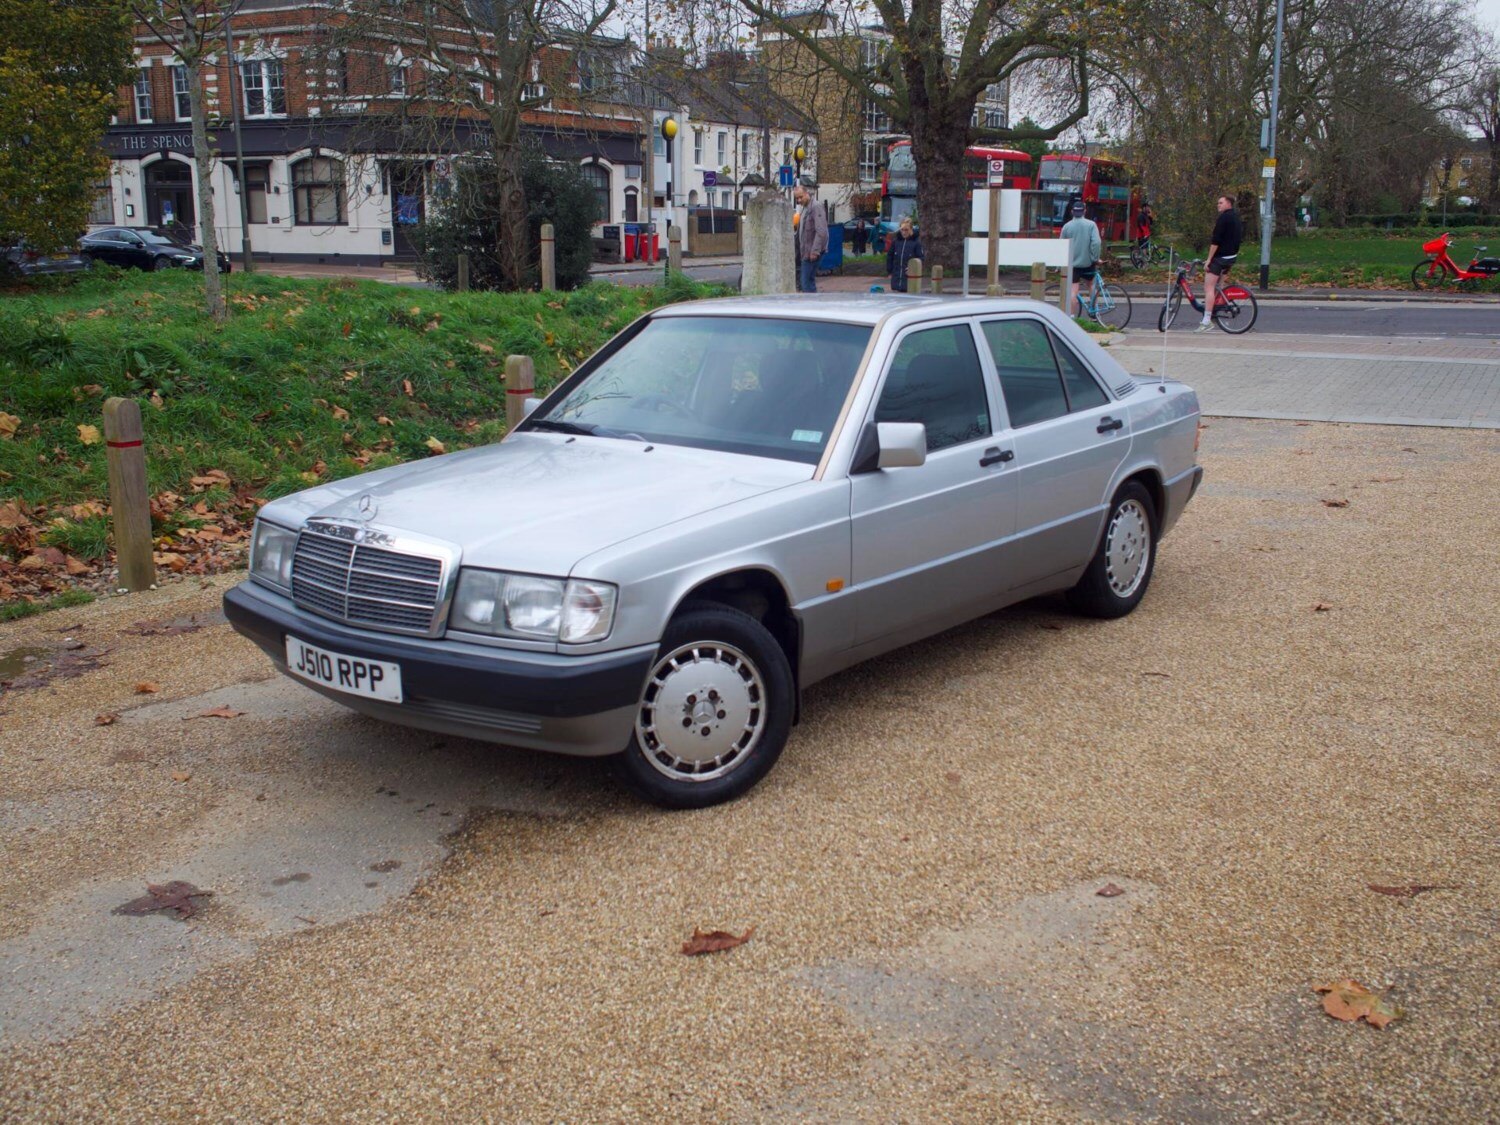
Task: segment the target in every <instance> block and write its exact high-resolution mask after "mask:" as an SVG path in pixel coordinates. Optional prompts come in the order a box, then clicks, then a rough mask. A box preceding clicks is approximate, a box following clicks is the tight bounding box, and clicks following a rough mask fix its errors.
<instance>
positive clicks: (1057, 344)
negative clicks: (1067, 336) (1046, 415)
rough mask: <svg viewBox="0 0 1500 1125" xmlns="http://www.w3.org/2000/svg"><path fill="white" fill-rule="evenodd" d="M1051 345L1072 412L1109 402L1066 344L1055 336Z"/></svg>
mask: <svg viewBox="0 0 1500 1125" xmlns="http://www.w3.org/2000/svg"><path fill="white" fill-rule="evenodd" d="M1052 344H1053V346H1054V348H1055V349H1056V350H1057V363H1058V366H1059V367H1061V368H1062V376H1063V383H1064V384H1065V385H1066V386H1067V388H1068V405H1069V406H1071V407H1072V408H1073V409H1074V410H1093V409H1095V408H1096V407H1100V406H1103V405H1104V404H1105V403H1107V402H1109V396H1108V395H1106V394H1105V393H1104V391H1103V390H1102V389H1101V388H1100V386H1099V384H1098V383H1097V382H1095V381H1094V377H1093V376H1092V375H1091V374H1089V369H1088V368H1087V367H1085V366H1084V365H1083V361H1082V360H1081V359H1079V358H1078V357H1077V356H1076V355H1074V354H1073V353H1072V352H1071V351H1069V350H1068V347H1067V345H1066V344H1064V343H1063V342H1062V341H1061V340H1059V339H1058V338H1057V337H1056V336H1053V337H1052Z"/></svg>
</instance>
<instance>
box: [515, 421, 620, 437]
mask: <svg viewBox="0 0 1500 1125" xmlns="http://www.w3.org/2000/svg"><path fill="white" fill-rule="evenodd" d="M528 424H529V425H531V426H533V427H535V428H536V429H538V430H552V431H554V432H556V433H559V434H584V435H586V436H587V437H614V438H626V439H628V440H630V441H645V440H646V439H645V438H643V437H642V436H641V435H640V434H627V433H626V432H625V431H624V430H612V429H610V428H609V427H608V426H596V425H594V423H592V422H564V421H562V420H560V419H557V418H538V419H537V420H536V421H534V422H530V423H528Z"/></svg>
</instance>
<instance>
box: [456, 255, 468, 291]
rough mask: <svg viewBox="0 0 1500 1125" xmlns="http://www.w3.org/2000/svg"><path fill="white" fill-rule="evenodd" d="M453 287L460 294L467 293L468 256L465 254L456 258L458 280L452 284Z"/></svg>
mask: <svg viewBox="0 0 1500 1125" xmlns="http://www.w3.org/2000/svg"><path fill="white" fill-rule="evenodd" d="M453 287H454V288H455V289H457V290H458V291H459V292H460V293H467V292H468V291H469V256H468V255H467V254H460V255H459V256H458V279H457V280H456V281H455V282H454V283H453Z"/></svg>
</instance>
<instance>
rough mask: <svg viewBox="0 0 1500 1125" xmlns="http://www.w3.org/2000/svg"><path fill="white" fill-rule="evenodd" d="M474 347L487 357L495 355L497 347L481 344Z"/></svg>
mask: <svg viewBox="0 0 1500 1125" xmlns="http://www.w3.org/2000/svg"><path fill="white" fill-rule="evenodd" d="M474 347H475V348H477V349H478V350H479V351H481V352H483V353H484V354H485V355H494V354H495V345H494V344H480V343H475V344H474Z"/></svg>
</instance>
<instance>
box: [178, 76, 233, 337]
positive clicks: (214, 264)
mask: <svg viewBox="0 0 1500 1125" xmlns="http://www.w3.org/2000/svg"><path fill="white" fill-rule="evenodd" d="M230 65H233V62H232V61H231V64H230ZM188 100H189V102H190V104H191V106H192V114H193V163H194V164H195V165H196V166H197V172H198V176H197V180H198V225H199V227H200V228H201V229H202V231H203V296H204V299H205V302H206V303H207V305H208V315H209V316H211V317H213V319H214V323H216V324H223V323H224V317H225V313H226V310H225V307H224V293H223V290H222V289H221V288H220V285H219V236H218V232H217V231H216V230H215V229H214V196H213V180H212V175H213V153H212V152H211V151H210V150H209V147H208V121H207V113H206V111H205V107H204V105H203V60H202V58H201V56H200V57H199V58H197V59H195V60H194V61H193V62H192V64H191V65H189V66H188Z"/></svg>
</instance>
